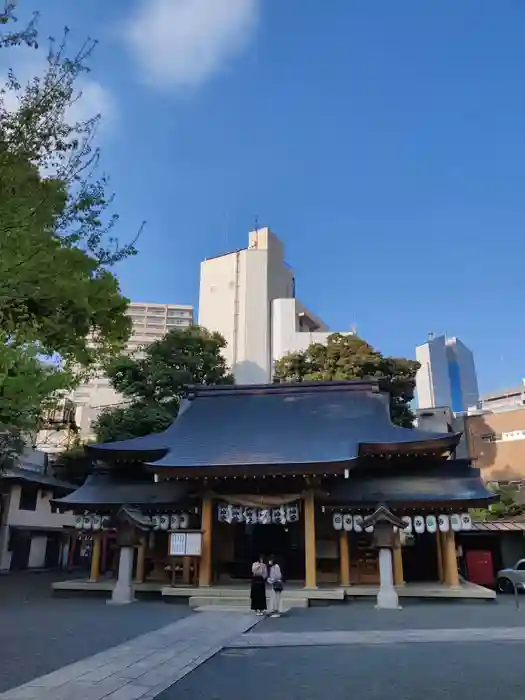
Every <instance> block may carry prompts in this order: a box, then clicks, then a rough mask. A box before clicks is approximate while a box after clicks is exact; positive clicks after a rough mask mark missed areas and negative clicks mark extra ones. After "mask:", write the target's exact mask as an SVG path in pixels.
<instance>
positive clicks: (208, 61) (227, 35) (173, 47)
mask: <svg viewBox="0 0 525 700" xmlns="http://www.w3.org/2000/svg"><path fill="white" fill-rule="evenodd" d="M259 2H260V0H139V3H140V4H139V6H138V8H137V11H136V13H135V14H134V15H133V16H132V17H131V18H130V20H129V21H128V22H127V24H126V26H125V30H124V38H125V40H126V42H127V43H128V45H129V46H130V48H131V50H132V51H133V53H134V54H135V56H136V59H137V61H138V64H139V66H140V69H141V71H142V73H143V77H144V79H145V80H146V82H148V83H149V84H151V85H154V86H157V87H158V86H164V87H175V88H184V87H195V86H199V85H201V84H202V83H204V82H205V81H206V80H207V79H209V78H210V77H212V76H213V75H215V74H216V73H217V72H218V71H219V70H221V69H222V68H223V67H224V66H225V65H226V64H228V63H229V62H230V61H231V60H232V59H233V58H234V57H236V56H238V55H239V54H240V53H241V52H242V50H243V49H244V48H245V47H246V46H247V44H248V43H249V41H250V40H251V39H252V38H253V35H254V32H255V29H256V26H257V19H258V15H259Z"/></svg>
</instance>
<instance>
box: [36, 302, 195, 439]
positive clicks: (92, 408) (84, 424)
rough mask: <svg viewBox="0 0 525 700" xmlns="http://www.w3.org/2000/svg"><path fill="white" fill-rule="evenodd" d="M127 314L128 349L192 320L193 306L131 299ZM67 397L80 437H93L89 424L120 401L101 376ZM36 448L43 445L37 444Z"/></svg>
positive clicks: (105, 379)
mask: <svg viewBox="0 0 525 700" xmlns="http://www.w3.org/2000/svg"><path fill="white" fill-rule="evenodd" d="M127 314H128V316H130V317H131V320H132V322H133V331H132V334H131V337H130V339H129V341H128V344H127V350H128V352H132V351H134V350H137V349H138V348H139V347H141V346H144V345H149V344H150V343H152V342H154V341H155V340H160V339H161V338H163V337H164V336H165V335H166V333H167V332H168V331H169V330H172V329H173V328H183V327H185V326H190V325H191V324H192V323H193V306H185V305H182V304H151V303H148V302H131V304H130V305H129V307H128V310H127ZM71 398H72V400H73V402H74V403H75V405H76V406H77V409H76V424H77V425H78V427H79V430H80V436H81V439H83V440H87V439H91V438H92V437H93V435H92V431H91V425H92V423H93V422H94V420H95V419H96V418H97V416H98V415H99V414H100V412H101V411H102V410H103V409H104V408H106V407H108V406H115V405H117V404H120V403H122V401H123V399H122V396H121V395H120V394H118V393H117V392H116V391H115V390H114V389H113V387H112V386H111V384H110V383H109V379H108V378H107V377H104V376H101V377H96V378H93V379H91V381H89V382H88V383H86V384H83V385H82V386H80V387H79V388H78V389H76V390H75V391H74V392H73V394H72V397H71ZM40 449H45V447H43V446H40Z"/></svg>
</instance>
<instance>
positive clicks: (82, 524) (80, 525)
mask: <svg viewBox="0 0 525 700" xmlns="http://www.w3.org/2000/svg"><path fill="white" fill-rule="evenodd" d="M109 529H111V523H110V516H109V515H97V514H96V513H94V514H92V515H76V516H75V530H109Z"/></svg>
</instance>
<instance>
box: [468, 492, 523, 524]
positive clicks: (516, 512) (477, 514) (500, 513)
mask: <svg viewBox="0 0 525 700" xmlns="http://www.w3.org/2000/svg"><path fill="white" fill-rule="evenodd" d="M488 488H489V489H490V490H491V491H493V493H494V494H495V495H496V496H498V498H499V500H498V501H496V502H495V503H491V504H490V506H489V507H488V508H473V509H472V510H471V514H472V517H473V518H474V519H475V520H502V519H506V518H523V517H524V516H525V499H524V495H523V493H524V492H523V491H518V489H517V488H516V487H515V486H510V485H509V486H499V487H491V486H489V487H488Z"/></svg>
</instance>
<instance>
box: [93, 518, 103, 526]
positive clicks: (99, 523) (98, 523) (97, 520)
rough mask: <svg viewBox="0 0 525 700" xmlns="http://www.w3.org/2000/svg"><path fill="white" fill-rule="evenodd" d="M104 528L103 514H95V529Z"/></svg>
mask: <svg viewBox="0 0 525 700" xmlns="http://www.w3.org/2000/svg"><path fill="white" fill-rule="evenodd" d="M101 528H102V516H101V515H94V516H93V530H100V529H101Z"/></svg>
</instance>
